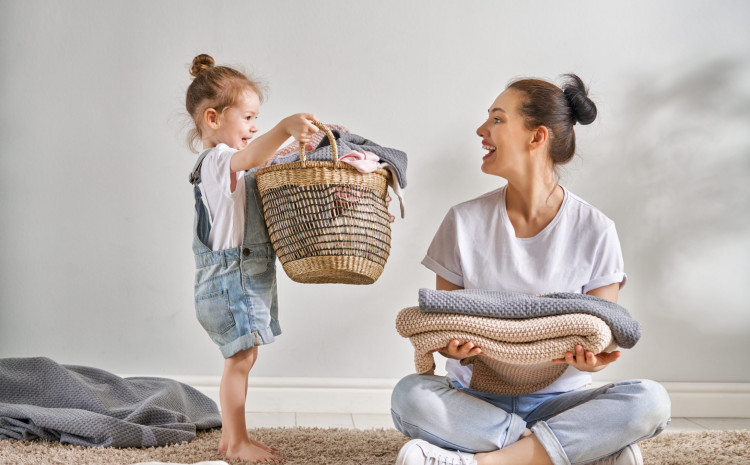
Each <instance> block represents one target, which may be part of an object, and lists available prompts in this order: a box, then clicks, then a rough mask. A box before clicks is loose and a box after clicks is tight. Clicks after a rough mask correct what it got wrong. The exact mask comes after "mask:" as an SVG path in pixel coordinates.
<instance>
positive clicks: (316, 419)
mask: <svg viewBox="0 0 750 465" xmlns="http://www.w3.org/2000/svg"><path fill="white" fill-rule="evenodd" d="M294 426H302V427H318V428H356V429H372V428H393V422H392V420H391V416H390V415H388V414H360V413H299V412H298V413H294V412H279V413H276V412H275V413H267V412H263V413H254V412H248V413H247V427H248V428H291V427H294ZM717 429H724V430H739V429H750V418H673V419H672V422H671V424H670V425H669V428H667V432H687V431H706V430H717Z"/></svg>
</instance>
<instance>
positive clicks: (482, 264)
mask: <svg viewBox="0 0 750 465" xmlns="http://www.w3.org/2000/svg"><path fill="white" fill-rule="evenodd" d="M595 117H596V106H595V105H594V102H592V101H591V100H590V99H589V98H588V96H587V90H586V88H585V86H584V85H583V82H582V81H581V79H580V78H579V77H578V76H575V75H568V76H567V80H566V83H565V84H564V85H563V87H562V89H560V88H558V87H557V86H555V85H554V84H552V83H549V82H546V81H541V80H536V79H522V80H518V81H515V82H513V83H511V84H510V85H509V86H508V88H506V90H505V91H504V92H502V93H501V94H500V95H499V96H498V97H497V99H495V101H494V102H493V103H492V105H491V106H490V107H489V109H488V115H487V120H486V121H485V122H484V123H483V124H482V125H481V126H479V128H478V129H477V135H478V136H479V137H480V138H481V139H482V147H483V149H484V150H485V151H486V153H485V154H484V156H483V157H482V171H484V172H485V173H487V174H489V175H493V176H499V177H502V178H505V179H506V180H507V184H506V185H504V186H502V187H500V188H499V189H496V190H494V191H492V192H489V193H487V194H485V195H482V196H480V197H478V198H476V199H473V200H469V201H467V202H463V203H461V204H459V205H456V206H454V207H453V208H451V209H450V211H449V212H448V214H447V215H446V217H445V219H444V220H443V223H442V225H441V226H440V228H439V229H438V231H437V233H436V234H435V238H434V239H433V242H432V244H431V245H430V247H429V249H428V250H427V255H426V257H425V258H424V260H423V261H422V264H424V265H425V266H426V267H427V268H429V269H430V270H432V271H434V272H435V273H436V275H437V277H436V287H437V289H438V290H445V291H453V290H456V289H488V290H495V291H513V292H522V293H526V294H530V295H537V294H545V293H549V292H578V293H585V294H589V295H593V296H596V297H599V298H602V299H606V300H610V301H612V302H617V298H618V296H619V291H620V288H621V287H622V286H623V285H624V284H625V281H626V275H625V269H624V263H623V259H622V252H621V250H620V241H619V239H618V237H617V232H616V230H615V224H614V222H613V221H612V220H610V219H609V218H607V217H606V216H605V215H604V214H603V213H602V212H600V211H599V210H597V209H596V208H594V207H592V206H591V205H589V204H588V203H586V202H585V201H584V200H582V199H581V198H579V197H577V196H576V195H575V194H573V193H572V192H570V191H568V190H567V189H565V188H563V187H562V186H560V185H559V184H558V182H557V180H556V177H555V172H556V169H557V168H558V166H559V165H561V164H564V163H567V162H568V161H569V160H570V159H571V158H572V157H573V155H574V153H575V132H574V130H573V125H574V124H576V123H580V124H589V123H591V122H593V121H594V119H595ZM439 352H440V353H441V354H443V355H444V356H445V357H447V358H448V359H449V360H448V363H447V364H446V371H447V373H448V376H445V377H443V376H428V375H411V376H408V377H406V378H404V379H402V380H401V381H400V382H399V383H398V384H397V385H396V387H395V388H394V390H393V397H392V404H391V405H392V414H393V419H394V422H395V424H396V427H397V428H398V429H399V430H400V431H401V432H403V433H404V434H406V435H407V436H410V437H412V438H415V439H413V440H412V441H409V442H408V443H407V444H406V445H405V446H404V447H403V448H402V450H401V452H400V453H399V456H398V459H397V465H431V464H437V463H440V464H448V463H453V464H459V463H460V464H464V465H472V464H473V465H477V464H478V465H500V464H506V463H512V464H516V465H550V464H554V465H570V464H571V463H573V464H580V463H589V464H590V465H591V464H594V463H595V464H597V465H604V464H617V465H626V464H629V465H637V464H640V465H642V464H643V462H642V459H641V453H640V450H639V448H638V446H637V444H635V443H636V442H637V441H639V440H641V439H643V438H648V437H651V436H654V435H656V434H659V433H660V432H661V431H662V430H663V429H664V428H665V427H666V426H667V423H668V422H669V414H670V402H669V397H668V395H667V393H666V391H665V390H664V388H663V387H662V386H661V385H659V384H657V383H655V382H653V381H650V380H630V381H620V382H616V383H612V384H608V385H606V386H603V387H601V388H598V389H588V388H587V386H588V384H589V383H591V376H590V373H591V372H596V371H599V370H602V369H603V368H605V367H606V366H607V365H609V364H611V363H613V362H615V361H616V360H617V359H618V358H619V357H620V352H619V351H615V352H602V353H599V354H594V353H592V352H590V351H584V350H583V349H582V347H581V346H580V345H579V346H576V347H575V348H574V349H573V350H572V351H571V352H568V353H567V354H566V356H565V357H564V358H561V359H558V360H555V362H557V363H561V364H567V365H568V366H567V369H566V371H565V372H564V373H563V375H562V376H561V377H559V378H558V379H557V380H555V381H554V383H553V384H551V385H549V386H547V387H546V388H544V389H541V390H539V391H537V392H532V393H528V394H524V395H518V396H503V395H496V394H490V393H484V392H479V391H476V390H473V389H471V388H469V387H468V386H469V385H470V380H471V378H472V374H473V372H472V367H471V366H465V365H462V364H461V363H460V360H462V359H465V358H467V357H469V356H474V355H479V354H480V353H482V348H481V347H478V346H476V345H475V344H474V342H473V341H471V340H453V341H451V343H450V344H448V346H447V347H445V348H443V349H441V350H440V351H439Z"/></svg>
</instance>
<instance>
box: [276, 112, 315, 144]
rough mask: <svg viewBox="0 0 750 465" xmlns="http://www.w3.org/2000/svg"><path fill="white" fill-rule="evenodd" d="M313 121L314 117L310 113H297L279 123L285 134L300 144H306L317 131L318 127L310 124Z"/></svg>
mask: <svg viewBox="0 0 750 465" xmlns="http://www.w3.org/2000/svg"><path fill="white" fill-rule="evenodd" d="M314 120H315V115H312V114H310V113H297V114H296V115H292V116H287V117H286V118H284V119H283V120H282V121H281V124H282V126H283V127H284V130H285V131H286V132H287V134H289V135H290V136H292V137H294V138H295V139H297V140H298V141H300V142H304V143H308V142H310V140H312V135H313V134H315V133H316V132H318V131H319V129H318V127H317V126H315V125H314V124H312V123H311V122H310V121H314Z"/></svg>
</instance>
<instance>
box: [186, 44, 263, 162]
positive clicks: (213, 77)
mask: <svg viewBox="0 0 750 465" xmlns="http://www.w3.org/2000/svg"><path fill="white" fill-rule="evenodd" d="M214 63H215V62H214V59H213V58H212V57H211V56H210V55H206V54H205V53H202V54H200V55H198V56H196V57H195V58H193V64H192V66H191V67H190V75H191V76H193V82H191V83H190V86H188V89H187V95H186V96H185V109H187V112H188V114H189V115H190V117H191V118H193V123H195V124H194V126H193V128H192V129H191V130H190V132H189V134H188V146H190V149H191V150H192V151H193V152H197V151H198V150H197V146H198V144H199V143H200V141H201V139H202V137H203V125H202V118H203V113H204V112H205V111H206V109H208V108H213V109H214V110H216V112H217V113H219V114H221V113H222V112H223V111H224V110H226V109H227V108H229V107H231V106H232V105H234V103H235V102H236V101H237V99H238V98H239V97H240V96H241V95H242V94H243V93H244V92H247V91H248V90H251V91H253V92H255V93H256V94H257V95H258V99H259V100H260V102H261V103H262V102H263V100H264V98H265V96H264V89H263V85H262V84H261V83H260V82H258V81H257V80H255V79H250V78H248V77H247V76H246V75H245V73H243V72H241V71H237V70H236V69H234V68H230V67H228V66H214Z"/></svg>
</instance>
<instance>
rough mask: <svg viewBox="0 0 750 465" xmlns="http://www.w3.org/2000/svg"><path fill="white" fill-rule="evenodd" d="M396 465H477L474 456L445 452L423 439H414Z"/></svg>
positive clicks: (401, 454)
mask: <svg viewBox="0 0 750 465" xmlns="http://www.w3.org/2000/svg"><path fill="white" fill-rule="evenodd" d="M396 465H477V461H476V460H474V454H467V453H465V452H459V451H455V452H453V451H450V450H445V449H443V448H441V447H438V446H434V445H432V444H430V443H429V442H427V441H423V440H422V439H412V440H411V441H409V442H407V443H406V444H404V447H402V448H401V450H400V451H399V453H398V458H396Z"/></svg>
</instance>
